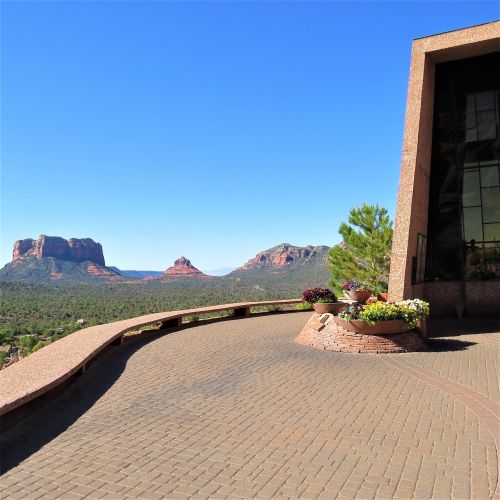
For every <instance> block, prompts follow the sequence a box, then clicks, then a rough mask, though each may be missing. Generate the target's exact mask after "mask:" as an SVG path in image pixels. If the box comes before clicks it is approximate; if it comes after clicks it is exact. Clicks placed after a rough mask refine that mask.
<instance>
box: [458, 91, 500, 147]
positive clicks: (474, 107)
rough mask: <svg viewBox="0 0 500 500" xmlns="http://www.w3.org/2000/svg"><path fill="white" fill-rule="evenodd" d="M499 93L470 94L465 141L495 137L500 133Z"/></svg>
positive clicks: (466, 115) (468, 97) (467, 104)
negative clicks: (499, 127)
mask: <svg viewBox="0 0 500 500" xmlns="http://www.w3.org/2000/svg"><path fill="white" fill-rule="evenodd" d="M497 97H498V93H497V92H494V91H490V92H480V93H477V94H469V95H468V96H467V103H466V112H465V142H474V141H485V140H489V139H495V138H496V137H497V134H498V124H499V119H498V104H497Z"/></svg>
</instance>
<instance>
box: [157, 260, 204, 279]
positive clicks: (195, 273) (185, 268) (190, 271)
mask: <svg viewBox="0 0 500 500" xmlns="http://www.w3.org/2000/svg"><path fill="white" fill-rule="evenodd" d="M163 275H164V276H180V277H200V278H201V277H204V278H208V275H207V274H204V273H202V272H201V271H200V270H199V269H197V268H196V267H194V266H193V265H192V264H191V261H190V260H189V259H186V257H181V258H180V259H177V260H176V261H175V262H174V265H173V266H172V267H169V268H168V269H167V270H166V271H165V272H164V273H163Z"/></svg>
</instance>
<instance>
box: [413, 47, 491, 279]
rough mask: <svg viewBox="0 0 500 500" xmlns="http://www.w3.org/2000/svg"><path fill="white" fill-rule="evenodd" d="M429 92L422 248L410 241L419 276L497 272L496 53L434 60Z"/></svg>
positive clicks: (484, 275) (480, 276)
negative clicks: (431, 112) (422, 261)
mask: <svg viewBox="0 0 500 500" xmlns="http://www.w3.org/2000/svg"><path fill="white" fill-rule="evenodd" d="M434 96H435V98H434V99H435V100H434V124H433V132H432V159H431V172H430V183H429V184H430V185H429V217H428V227H427V234H426V235H424V236H425V237H426V241H427V249H426V251H425V252H422V250H421V248H420V249H418V248H416V249H415V251H416V255H417V257H416V260H417V261H416V263H415V269H416V270H417V271H418V270H419V269H420V268H421V267H422V265H421V264H419V262H418V260H419V259H422V258H424V257H425V259H426V265H425V279H426V280H436V279H437V280H453V281H457V280H462V279H464V278H465V279H492V278H498V279H500V133H499V123H500V120H499V116H500V112H499V102H500V53H498V52H496V53H492V54H487V55H484V56H480V57H475V58H470V59H462V60H458V61H451V62H447V63H441V64H437V65H436V72H435V93H434ZM419 265H420V268H419ZM415 279H418V273H416V275H415Z"/></svg>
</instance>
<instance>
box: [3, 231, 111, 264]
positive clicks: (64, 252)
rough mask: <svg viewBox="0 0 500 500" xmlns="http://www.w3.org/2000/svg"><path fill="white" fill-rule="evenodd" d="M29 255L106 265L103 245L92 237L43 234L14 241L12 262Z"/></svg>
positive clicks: (38, 257) (39, 257)
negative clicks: (66, 237)
mask: <svg viewBox="0 0 500 500" xmlns="http://www.w3.org/2000/svg"><path fill="white" fill-rule="evenodd" d="M29 255H32V256H34V257H36V258H37V259H42V258H44V257H54V258H56V259H62V260H71V261H75V262H85V261H90V262H94V263H95V264H98V265H100V266H105V262H104V254H103V252H102V246H101V244H100V243H96V242H95V241H94V240H92V239H91V238H81V239H80V238H71V239H69V240H65V239H64V238H60V237H59V236H45V235H44V234H42V235H40V236H39V238H38V239H37V240H33V239H32V238H27V239H24V240H18V241H16V242H15V243H14V249H13V251H12V262H16V261H19V260H20V259H22V258H23V257H24V256H29Z"/></svg>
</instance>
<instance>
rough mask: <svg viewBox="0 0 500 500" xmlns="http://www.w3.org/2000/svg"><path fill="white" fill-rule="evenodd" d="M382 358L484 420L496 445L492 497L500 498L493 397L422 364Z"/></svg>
mask: <svg viewBox="0 0 500 500" xmlns="http://www.w3.org/2000/svg"><path fill="white" fill-rule="evenodd" d="M379 357H380V359H381V360H383V361H384V362H386V363H387V364H388V365H390V366H392V367H393V368H396V369H398V370H400V371H402V372H404V373H406V374H407V375H410V376H412V377H414V378H416V379H418V380H421V381H422V382H426V383H427V384H429V385H432V386H434V387H436V388H437V389H440V390H441V391H443V392H445V393H447V394H448V395H449V396H451V397H452V398H454V399H456V400H458V401H460V402H461V403H462V404H463V405H464V406H466V407H467V408H468V409H469V410H470V411H472V412H473V413H475V414H476V415H477V417H478V418H479V420H480V421H481V422H482V424H483V425H484V427H485V428H486V431H487V432H488V433H489V434H490V436H491V437H492V439H493V443H494V445H495V450H496V457H497V482H496V486H495V489H494V491H493V495H492V498H494V499H500V454H499V450H500V408H499V405H497V404H495V403H494V402H493V401H492V400H491V399H489V398H487V397H485V396H483V395H482V394H481V393H479V392H477V391H474V390H472V389H469V388H468V387H466V386H464V385H462V384H459V383H458V382H454V381H452V380H449V379H447V378H444V377H441V375H437V374H435V373H432V372H430V371H428V370H425V369H424V368H421V367H420V366H416V365H414V364H413V363H410V362H408V361H405V362H404V363H403V362H402V361H401V360H400V359H395V356H394V355H385V356H379Z"/></svg>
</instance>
